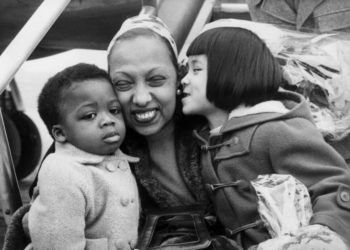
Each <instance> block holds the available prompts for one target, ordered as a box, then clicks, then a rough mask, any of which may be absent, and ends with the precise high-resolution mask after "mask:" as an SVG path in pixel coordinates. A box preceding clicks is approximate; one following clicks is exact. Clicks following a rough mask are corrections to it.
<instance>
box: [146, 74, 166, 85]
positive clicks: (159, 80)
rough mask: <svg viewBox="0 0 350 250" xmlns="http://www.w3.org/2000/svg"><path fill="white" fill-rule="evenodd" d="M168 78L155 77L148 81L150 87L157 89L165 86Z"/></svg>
mask: <svg viewBox="0 0 350 250" xmlns="http://www.w3.org/2000/svg"><path fill="white" fill-rule="evenodd" d="M165 80H166V78H165V77H164V76H153V77H151V78H149V79H148V82H149V84H150V86H153V87H157V86H161V85H163V84H164V81H165Z"/></svg>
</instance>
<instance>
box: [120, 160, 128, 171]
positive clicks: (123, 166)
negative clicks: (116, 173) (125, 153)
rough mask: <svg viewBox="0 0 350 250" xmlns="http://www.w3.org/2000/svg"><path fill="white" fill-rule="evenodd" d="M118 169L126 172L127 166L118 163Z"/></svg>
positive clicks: (121, 162) (124, 163)
mask: <svg viewBox="0 0 350 250" xmlns="http://www.w3.org/2000/svg"><path fill="white" fill-rule="evenodd" d="M118 168H119V169H120V170H122V171H126V170H128V164H127V163H126V162H124V161H120V162H119V163H118Z"/></svg>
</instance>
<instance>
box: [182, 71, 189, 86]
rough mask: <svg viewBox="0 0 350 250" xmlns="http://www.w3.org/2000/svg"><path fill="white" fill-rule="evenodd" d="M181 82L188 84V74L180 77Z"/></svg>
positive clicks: (183, 84) (184, 84)
mask: <svg viewBox="0 0 350 250" xmlns="http://www.w3.org/2000/svg"><path fill="white" fill-rule="evenodd" d="M181 84H182V86H184V87H185V86H187V85H188V84H190V81H189V79H188V74H186V75H185V76H184V77H183V78H182V79H181Z"/></svg>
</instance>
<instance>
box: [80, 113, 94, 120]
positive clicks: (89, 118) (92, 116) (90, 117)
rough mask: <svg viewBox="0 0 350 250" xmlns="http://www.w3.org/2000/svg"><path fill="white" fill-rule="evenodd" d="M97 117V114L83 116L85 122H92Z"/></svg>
mask: <svg viewBox="0 0 350 250" xmlns="http://www.w3.org/2000/svg"><path fill="white" fill-rule="evenodd" d="M95 117H96V113H89V114H86V115H84V116H83V120H92V119H94V118H95Z"/></svg>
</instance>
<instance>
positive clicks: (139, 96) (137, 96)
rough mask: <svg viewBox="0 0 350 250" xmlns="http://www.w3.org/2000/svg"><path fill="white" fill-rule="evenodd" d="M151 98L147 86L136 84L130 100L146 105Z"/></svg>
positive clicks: (139, 104)
mask: <svg viewBox="0 0 350 250" xmlns="http://www.w3.org/2000/svg"><path fill="white" fill-rule="evenodd" d="M151 100H152V95H151V93H150V91H149V89H148V87H147V86H144V85H143V84H138V85H137V86H136V88H135V92H134V95H133V98H132V102H133V103H134V104H136V105H138V106H146V105H147V104H148V103H149V102H150V101H151Z"/></svg>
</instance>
